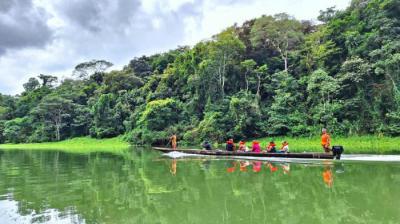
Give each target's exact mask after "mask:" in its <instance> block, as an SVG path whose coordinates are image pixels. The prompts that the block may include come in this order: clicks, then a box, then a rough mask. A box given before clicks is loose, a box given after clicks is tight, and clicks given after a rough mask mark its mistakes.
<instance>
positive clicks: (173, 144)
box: [169, 133, 177, 150]
mask: <svg viewBox="0 0 400 224" xmlns="http://www.w3.org/2000/svg"><path fill="white" fill-rule="evenodd" d="M169 140H170V141H171V146H172V149H174V150H175V149H176V145H177V142H176V140H177V137H176V134H175V133H174V134H173V135H172V136H171V137H170V138H169Z"/></svg>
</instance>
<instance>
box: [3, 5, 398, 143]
mask: <svg viewBox="0 0 400 224" xmlns="http://www.w3.org/2000/svg"><path fill="white" fill-rule="evenodd" d="M398 15H400V8H399V3H398V1H397V0H370V1H360V0H353V1H352V3H351V4H350V6H349V7H348V8H347V9H345V10H336V9H334V8H328V9H326V10H322V11H321V14H320V16H319V17H318V18H319V19H320V21H321V23H320V24H313V23H312V22H310V21H298V20H296V19H295V18H293V17H291V16H289V15H287V14H277V15H275V16H262V17H260V18H257V19H253V20H250V21H246V22H245V23H244V24H243V25H241V26H238V25H234V26H232V27H228V28H227V29H225V30H224V31H222V32H221V33H219V34H216V35H214V36H213V37H212V38H211V39H209V40H205V41H202V42H199V43H198V44H196V45H195V46H193V47H187V46H184V47H179V48H177V49H175V50H171V51H168V52H165V53H161V54H155V55H150V56H142V57H135V58H133V59H132V60H131V61H130V62H129V63H128V64H127V65H126V66H125V67H124V68H123V69H121V70H114V71H108V72H107V71H106V70H107V69H108V68H110V67H111V66H112V63H111V62H108V61H105V60H92V61H89V62H83V63H81V64H79V65H77V66H76V67H75V70H74V72H73V73H74V75H75V76H73V77H74V79H64V80H60V81H59V80H58V79H57V77H55V76H52V75H43V74H40V75H39V76H37V77H32V78H30V79H29V80H28V82H27V83H26V84H24V92H22V93H21V94H20V95H16V96H5V95H0V142H41V141H58V140H61V139H67V138H71V137H76V136H85V135H91V136H93V137H96V138H105V137H113V136H117V135H125V136H126V139H128V140H130V141H132V142H134V143H167V142H165V139H167V137H168V136H169V135H170V134H172V133H177V134H178V138H179V139H180V140H181V141H183V142H186V143H188V144H193V143H198V142H200V141H203V140H209V141H223V140H224V139H225V138H228V137H234V138H241V139H246V138H254V137H260V136H275V135H292V136H311V135H315V134H318V133H319V130H320V128H322V127H327V128H328V129H330V130H331V131H332V132H333V133H334V134H336V135H354V134H356V135H362V134H379V135H390V136H399V135H400V125H399V121H400V87H399V86H400V54H399V52H400V40H399V36H400V30H399V28H398V27H400V18H399V16H398Z"/></svg>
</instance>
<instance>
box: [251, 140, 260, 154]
mask: <svg viewBox="0 0 400 224" xmlns="http://www.w3.org/2000/svg"><path fill="white" fill-rule="evenodd" d="M252 152H256V153H260V152H261V147H260V142H259V141H253V146H252Z"/></svg>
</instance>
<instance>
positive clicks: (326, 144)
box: [321, 128, 332, 153]
mask: <svg viewBox="0 0 400 224" xmlns="http://www.w3.org/2000/svg"><path fill="white" fill-rule="evenodd" d="M330 145H331V136H330V135H329V134H328V131H327V130H326V128H323V129H322V135H321V146H322V148H323V149H324V151H325V152H326V153H328V152H331V151H332V149H331V148H330Z"/></svg>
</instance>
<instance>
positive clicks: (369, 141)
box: [248, 136, 400, 154]
mask: <svg viewBox="0 0 400 224" xmlns="http://www.w3.org/2000/svg"><path fill="white" fill-rule="evenodd" d="M271 139H274V140H275V143H276V144H277V145H278V146H280V145H281V142H282V141H283V140H286V141H288V142H289V146H290V151H291V152H321V151H322V148H321V145H320V142H321V140H320V138H319V137H313V138H293V137H291V138H290V137H287V138H285V137H276V138H261V139H257V140H258V141H260V142H261V146H262V147H263V149H264V148H265V146H266V145H267V144H268V143H269V141H270V140H271ZM331 143H332V145H342V146H343V147H344V149H345V153H346V154H352V153H365V154H400V138H392V137H378V136H353V137H332V140H331ZM248 145H249V146H250V145H251V142H250V141H249V143H248Z"/></svg>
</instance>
